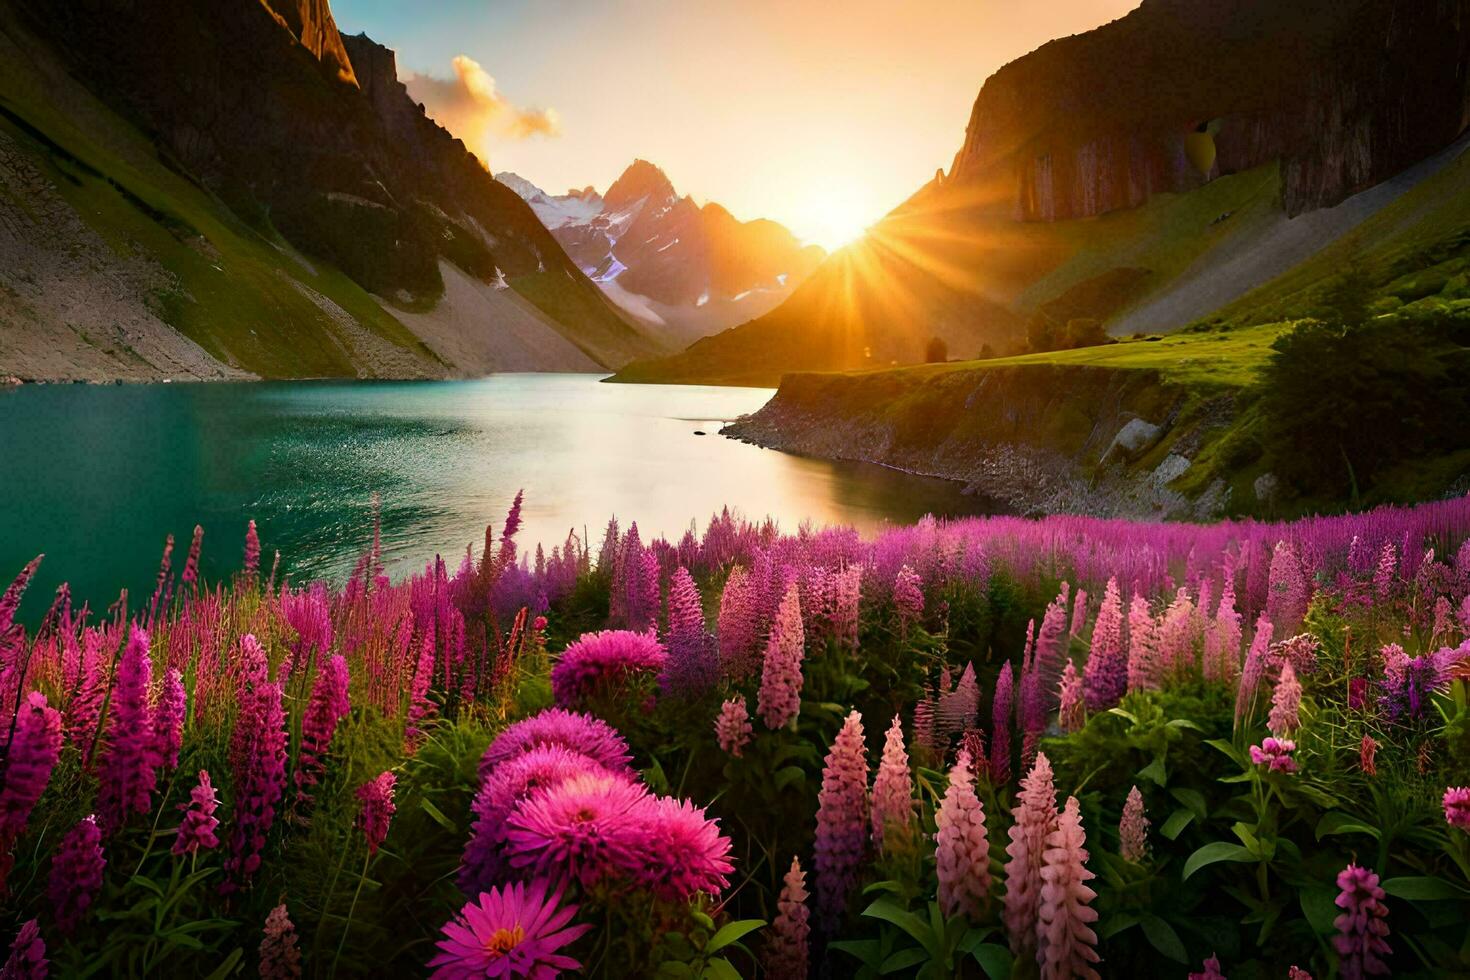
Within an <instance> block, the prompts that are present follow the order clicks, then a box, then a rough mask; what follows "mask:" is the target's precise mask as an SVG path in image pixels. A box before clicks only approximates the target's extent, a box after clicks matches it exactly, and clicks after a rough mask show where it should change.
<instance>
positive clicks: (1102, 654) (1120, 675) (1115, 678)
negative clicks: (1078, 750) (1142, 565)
mask: <svg viewBox="0 0 1470 980" xmlns="http://www.w3.org/2000/svg"><path fill="white" fill-rule="evenodd" d="M1082 688H1083V693H1084V695H1085V696H1086V699H1087V710H1089V711H1094V712H1097V711H1106V710H1108V709H1109V708H1111V707H1113V706H1114V705H1116V704H1117V703H1118V702H1119V701H1121V700H1123V695H1124V694H1125V693H1127V691H1128V657H1127V654H1126V653H1125V651H1124V649H1123V602H1122V598H1121V597H1120V595H1119V593H1118V580H1117V579H1116V578H1110V579H1108V587H1107V591H1105V592H1104V593H1103V601H1102V606H1101V608H1099V609H1098V611H1097V621H1096V622H1094V623H1093V624H1092V643H1091V650H1090V652H1089V653H1088V655H1087V663H1086V665H1085V666H1084V667H1083V671H1082Z"/></svg>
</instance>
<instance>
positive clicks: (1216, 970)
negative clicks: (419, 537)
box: [1189, 956, 1226, 980]
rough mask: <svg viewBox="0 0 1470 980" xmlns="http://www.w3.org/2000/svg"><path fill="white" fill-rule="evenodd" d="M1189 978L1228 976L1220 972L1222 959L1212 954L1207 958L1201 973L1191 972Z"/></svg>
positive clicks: (1210, 979)
mask: <svg viewBox="0 0 1470 980" xmlns="http://www.w3.org/2000/svg"><path fill="white" fill-rule="evenodd" d="M1189 980H1226V977H1225V974H1223V973H1221V972H1220V960H1219V959H1218V958H1217V957H1214V956H1211V957H1210V958H1209V959H1207V960H1205V967H1204V969H1203V970H1201V971H1200V972H1199V973H1191V974H1190V975H1189Z"/></svg>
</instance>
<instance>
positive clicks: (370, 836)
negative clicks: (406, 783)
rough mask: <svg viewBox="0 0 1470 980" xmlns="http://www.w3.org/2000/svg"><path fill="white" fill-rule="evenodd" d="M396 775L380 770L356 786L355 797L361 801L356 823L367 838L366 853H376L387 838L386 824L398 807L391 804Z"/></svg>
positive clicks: (396, 780) (389, 821) (396, 779)
mask: <svg viewBox="0 0 1470 980" xmlns="http://www.w3.org/2000/svg"><path fill="white" fill-rule="evenodd" d="M397 782H398V777H397V776H395V775H393V773H391V772H381V773H378V775H376V776H374V777H373V778H372V779H370V780H368V781H367V782H365V783H363V784H362V785H361V786H359V787H357V798H358V800H360V801H361V802H362V810H361V812H360V813H359V814H358V824H359V826H361V827H362V835H363V837H365V838H366V839H367V846H368V853H369V854H376V853H378V848H380V847H382V846H383V841H385V840H387V839H388V825H389V824H390V823H391V822H392V820H393V814H394V813H396V812H397V811H398V807H396V806H395V805H394V804H393V787H394V785H395V784H396V783H397Z"/></svg>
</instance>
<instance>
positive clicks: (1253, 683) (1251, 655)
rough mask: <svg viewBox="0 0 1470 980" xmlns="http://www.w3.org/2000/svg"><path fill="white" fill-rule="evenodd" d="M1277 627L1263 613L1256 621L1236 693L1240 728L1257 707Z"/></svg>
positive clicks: (1236, 708) (1236, 722) (1237, 720)
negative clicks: (1256, 702)
mask: <svg viewBox="0 0 1470 980" xmlns="http://www.w3.org/2000/svg"><path fill="white" fill-rule="evenodd" d="M1274 630H1275V627H1273V626H1272V625H1271V620H1270V619H1269V618H1267V616H1266V614H1265V613H1261V615H1260V618H1259V619H1257V620H1256V633H1255V636H1254V638H1252V640H1251V647H1250V650H1249V651H1248V652H1247V653H1246V655H1245V667H1244V668H1243V669H1242V670H1241V672H1240V684H1239V685H1238V686H1237V687H1236V691H1235V724H1236V727H1239V726H1240V723H1241V720H1242V719H1244V718H1245V717H1246V715H1247V714H1248V713H1250V712H1251V710H1252V709H1253V708H1254V707H1255V701H1256V692H1257V690H1258V689H1259V688H1260V686H1261V680H1262V679H1263V678H1264V677H1265V676H1266V666H1267V660H1268V658H1269V653H1270V649H1271V637H1272V636H1273V635H1274Z"/></svg>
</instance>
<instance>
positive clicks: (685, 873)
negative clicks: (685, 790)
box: [634, 797, 735, 902]
mask: <svg viewBox="0 0 1470 980" xmlns="http://www.w3.org/2000/svg"><path fill="white" fill-rule="evenodd" d="M640 811H641V813H640V816H641V817H642V822H643V839H642V841H641V843H642V846H643V847H644V849H645V850H644V855H643V858H642V860H640V861H639V862H638V864H637V867H636V869H635V874H634V880H635V882H636V883H637V884H638V885H639V886H641V887H643V888H647V889H648V890H650V891H652V892H653V893H654V894H655V895H657V896H658V897H659V898H662V899H663V900H665V901H670V902H687V901H688V900H689V899H690V898H692V897H694V895H696V894H698V893H701V892H702V893H704V894H706V895H716V896H717V895H719V894H720V892H721V891H723V890H724V889H725V888H727V887H729V884H730V872H732V871H734V870H735V866H734V865H732V864H731V863H730V838H728V837H726V836H725V835H723V834H721V833H720V827H719V824H717V823H716V822H715V821H714V820H712V819H710V818H709V817H707V816H705V812H704V809H703V808H701V807H697V806H695V805H694V804H693V803H690V802H689V801H688V800H676V799H673V798H672V797H660V798H658V799H651V800H649V801H648V802H647V803H645V804H644V805H642V806H641V807H640Z"/></svg>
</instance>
